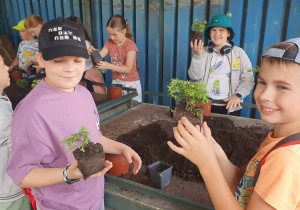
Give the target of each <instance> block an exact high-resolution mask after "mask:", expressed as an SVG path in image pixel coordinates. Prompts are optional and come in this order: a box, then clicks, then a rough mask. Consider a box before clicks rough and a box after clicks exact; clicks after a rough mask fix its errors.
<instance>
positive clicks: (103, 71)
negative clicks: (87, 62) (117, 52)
mask: <svg viewBox="0 0 300 210" xmlns="http://www.w3.org/2000/svg"><path fill="white" fill-rule="evenodd" d="M97 70H98V71H99V73H105V72H106V71H107V69H104V70H100V69H97Z"/></svg>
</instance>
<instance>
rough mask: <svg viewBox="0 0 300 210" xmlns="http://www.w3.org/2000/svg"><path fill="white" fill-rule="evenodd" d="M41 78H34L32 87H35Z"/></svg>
mask: <svg viewBox="0 0 300 210" xmlns="http://www.w3.org/2000/svg"><path fill="white" fill-rule="evenodd" d="M40 81H41V80H40V79H38V80H33V81H32V84H31V87H32V88H34V87H35V86H36V85H37V84H38V83H39V82H40Z"/></svg>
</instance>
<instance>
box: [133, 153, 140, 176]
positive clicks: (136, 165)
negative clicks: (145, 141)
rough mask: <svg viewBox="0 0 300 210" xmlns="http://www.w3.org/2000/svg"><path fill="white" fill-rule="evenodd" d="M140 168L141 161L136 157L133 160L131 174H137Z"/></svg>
mask: <svg viewBox="0 0 300 210" xmlns="http://www.w3.org/2000/svg"><path fill="white" fill-rule="evenodd" d="M136 158H137V159H136ZM141 167H142V160H141V158H140V157H139V156H137V157H135V158H134V159H133V173H134V174H137V173H138V172H139V170H140V169H141Z"/></svg>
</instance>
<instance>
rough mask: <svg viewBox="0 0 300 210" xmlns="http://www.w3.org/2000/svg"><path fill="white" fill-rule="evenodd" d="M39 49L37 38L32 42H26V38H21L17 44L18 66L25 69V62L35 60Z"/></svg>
mask: <svg viewBox="0 0 300 210" xmlns="http://www.w3.org/2000/svg"><path fill="white" fill-rule="evenodd" d="M38 51H39V42H38V40H37V39H36V40H34V41H32V42H28V41H26V40H22V41H21V42H20V44H19V48H18V53H17V56H18V57H19V68H20V69H23V70H25V69H27V67H28V65H27V63H28V62H29V61H30V60H36V52H38Z"/></svg>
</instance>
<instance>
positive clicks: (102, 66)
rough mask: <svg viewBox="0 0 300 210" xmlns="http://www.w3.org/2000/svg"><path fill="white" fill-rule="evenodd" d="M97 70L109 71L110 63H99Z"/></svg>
mask: <svg viewBox="0 0 300 210" xmlns="http://www.w3.org/2000/svg"><path fill="white" fill-rule="evenodd" d="M95 68H96V69H98V70H106V69H109V63H107V62H106V61H99V62H98V63H97V65H96V66H95Z"/></svg>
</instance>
